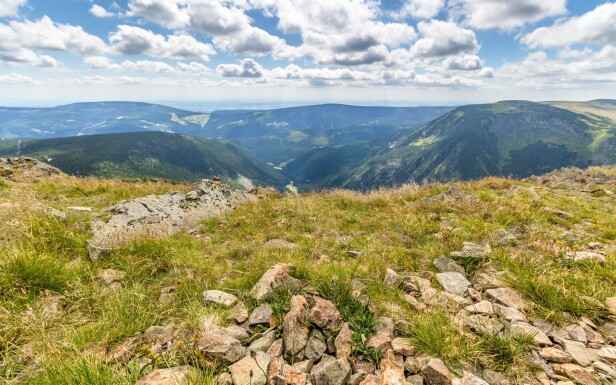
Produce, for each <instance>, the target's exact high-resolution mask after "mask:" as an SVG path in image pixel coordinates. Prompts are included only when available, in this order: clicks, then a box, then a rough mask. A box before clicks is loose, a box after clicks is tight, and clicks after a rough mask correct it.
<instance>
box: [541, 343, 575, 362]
mask: <svg viewBox="0 0 616 385" xmlns="http://www.w3.org/2000/svg"><path fill="white" fill-rule="evenodd" d="M539 356H541V358H543V359H544V360H546V361H551V362H556V363H558V364H568V363H569V362H571V361H573V357H571V355H570V354H569V353H567V352H563V351H562V350H560V349H557V348H552V347H545V348H543V349H541V350H539Z"/></svg>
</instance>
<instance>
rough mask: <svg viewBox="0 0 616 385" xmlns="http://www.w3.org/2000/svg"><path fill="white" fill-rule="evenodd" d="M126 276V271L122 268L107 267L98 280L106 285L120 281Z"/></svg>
mask: <svg viewBox="0 0 616 385" xmlns="http://www.w3.org/2000/svg"><path fill="white" fill-rule="evenodd" d="M125 278H126V273H125V272H123V271H120V270H114V269H106V270H103V271H101V272H100V273H99V274H98V281H99V282H100V283H101V284H103V285H105V286H112V285H113V284H114V283H120V282H122V281H123V280H124V279H125Z"/></svg>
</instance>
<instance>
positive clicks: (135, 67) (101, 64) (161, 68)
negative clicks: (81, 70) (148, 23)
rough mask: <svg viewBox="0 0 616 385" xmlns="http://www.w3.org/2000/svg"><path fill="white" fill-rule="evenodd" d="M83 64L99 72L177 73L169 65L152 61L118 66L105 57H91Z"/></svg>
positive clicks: (140, 61)
mask: <svg viewBox="0 0 616 385" xmlns="http://www.w3.org/2000/svg"><path fill="white" fill-rule="evenodd" d="M83 62H84V63H85V64H86V65H88V66H89V67H90V68H92V69H98V70H112V71H119V70H122V69H124V70H128V71H139V72H152V73H163V72H175V68H173V67H172V66H170V65H169V64H167V63H164V62H160V61H152V60H138V61H131V60H124V61H123V62H122V64H117V63H114V62H113V61H112V60H111V59H109V58H108V57H105V56H90V57H86V58H85V59H83Z"/></svg>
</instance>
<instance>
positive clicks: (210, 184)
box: [88, 179, 258, 259]
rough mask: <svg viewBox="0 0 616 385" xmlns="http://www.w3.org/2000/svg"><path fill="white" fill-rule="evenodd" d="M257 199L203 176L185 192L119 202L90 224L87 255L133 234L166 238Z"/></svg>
mask: <svg viewBox="0 0 616 385" xmlns="http://www.w3.org/2000/svg"><path fill="white" fill-rule="evenodd" d="M257 199H258V198H257V196H256V195H254V194H250V193H248V192H245V191H241V190H235V189H233V188H231V187H229V186H227V185H224V184H222V183H220V182H216V181H212V180H208V179H205V180H203V181H202V182H201V184H199V186H197V188H195V189H194V190H193V191H190V192H189V193H188V194H182V193H178V192H172V193H167V194H163V195H159V196H155V195H148V196H146V197H142V198H137V199H131V200H126V201H122V202H120V203H118V204H116V205H115V206H113V207H111V208H109V209H107V210H106V212H108V213H110V214H112V215H113V216H112V217H111V219H110V220H109V221H108V222H107V223H104V222H100V221H98V222H95V223H92V230H93V233H94V236H93V237H92V238H91V239H90V240H89V241H88V247H89V251H90V258H91V259H97V258H98V257H99V255H100V253H101V251H104V250H108V249H110V248H113V247H115V246H119V245H121V244H123V243H125V242H127V241H129V240H130V239H132V238H133V237H134V236H136V235H148V236H150V237H156V238H159V237H166V236H169V235H171V234H174V233H176V232H178V231H182V230H187V229H190V228H193V227H195V226H196V225H197V224H198V223H199V222H200V221H202V220H204V219H206V218H209V217H212V216H216V215H220V214H223V213H226V212H228V211H230V210H232V209H233V208H235V207H236V206H237V205H239V204H242V203H246V202H253V201H256V200H257Z"/></svg>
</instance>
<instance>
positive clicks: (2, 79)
mask: <svg viewBox="0 0 616 385" xmlns="http://www.w3.org/2000/svg"><path fill="white" fill-rule="evenodd" d="M33 82H34V80H33V79H32V78H31V77H29V76H24V75H22V74H16V73H12V74H8V75H0V83H5V84H23V83H33Z"/></svg>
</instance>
